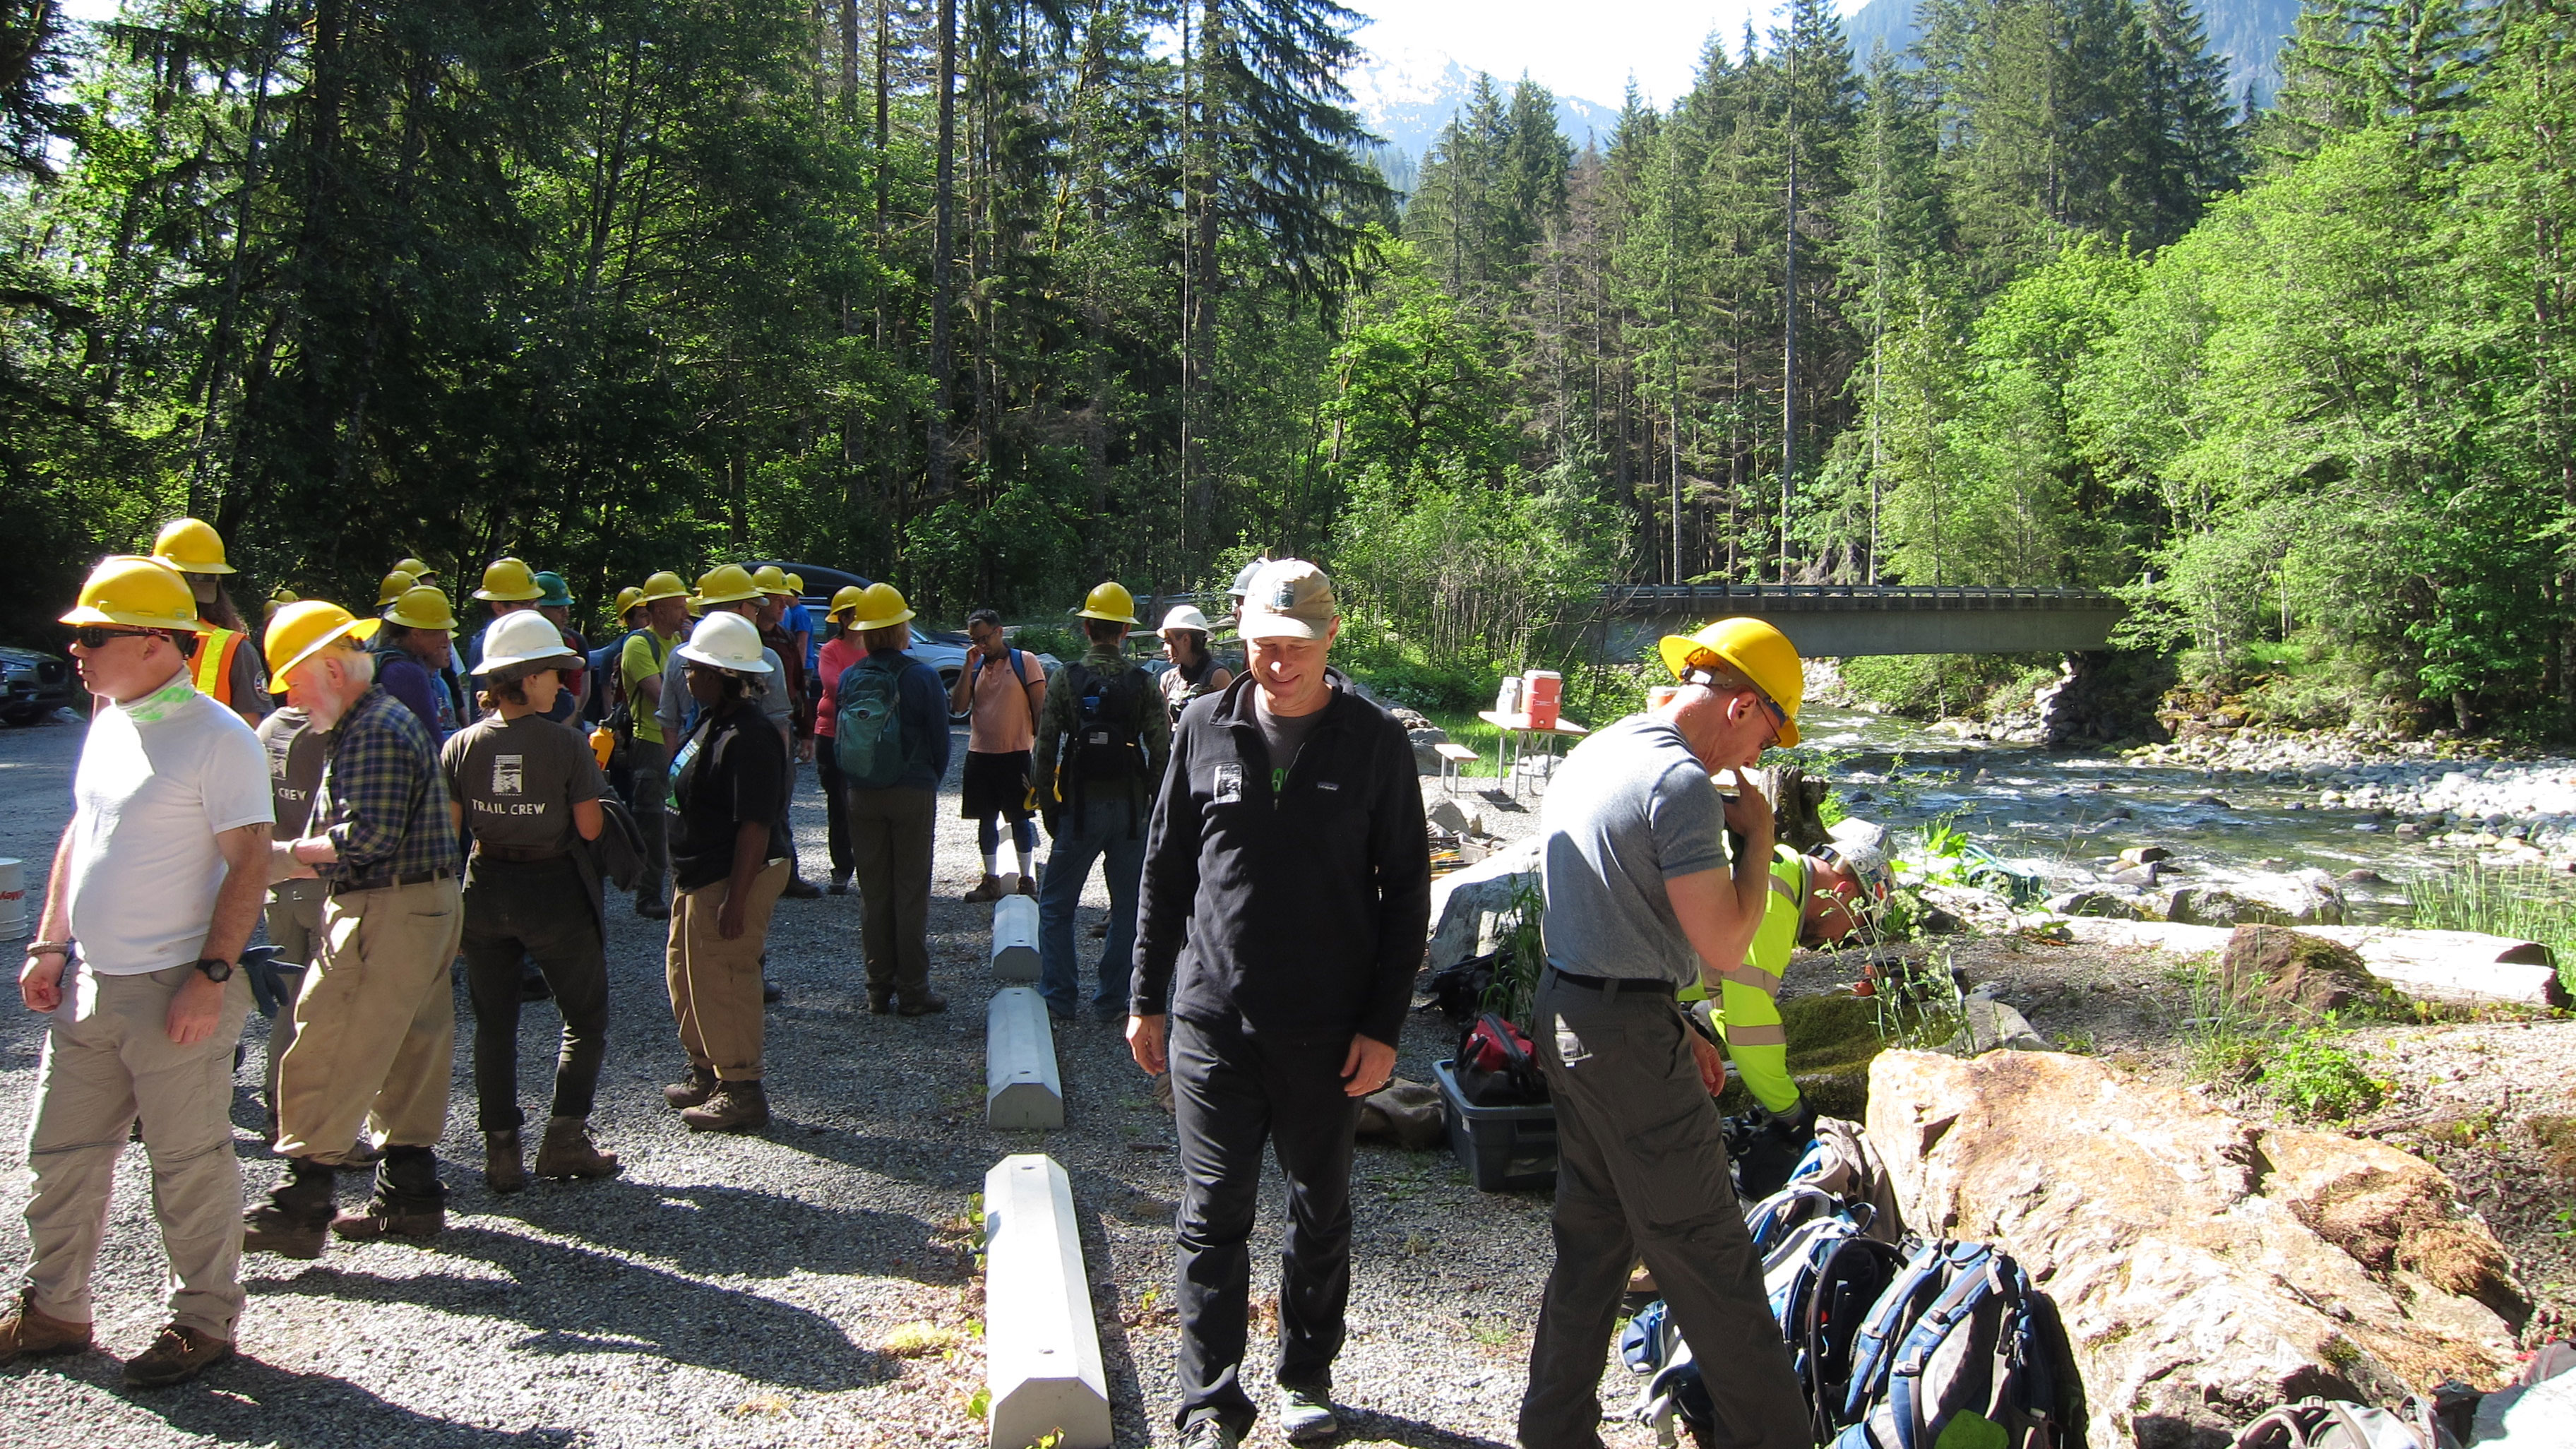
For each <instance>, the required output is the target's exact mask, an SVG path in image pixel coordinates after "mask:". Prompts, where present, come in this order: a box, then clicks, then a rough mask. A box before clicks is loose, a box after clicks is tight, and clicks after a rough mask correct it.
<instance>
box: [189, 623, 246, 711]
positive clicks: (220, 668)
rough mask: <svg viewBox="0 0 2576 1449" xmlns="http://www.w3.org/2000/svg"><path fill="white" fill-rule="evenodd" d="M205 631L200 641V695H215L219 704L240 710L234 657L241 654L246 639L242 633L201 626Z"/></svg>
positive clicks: (198, 668) (199, 638) (215, 626)
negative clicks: (236, 696) (234, 672)
mask: <svg viewBox="0 0 2576 1449" xmlns="http://www.w3.org/2000/svg"><path fill="white" fill-rule="evenodd" d="M197 627H198V628H200V629H202V630H204V631H205V632H203V633H202V634H200V635H199V636H198V637H197V661H196V662H197V692H198V693H199V694H205V695H212V696H213V697H214V701H215V703H217V704H220V705H223V706H225V707H226V708H228V709H239V708H240V707H241V706H239V705H237V704H235V703H233V657H234V656H235V655H237V654H239V653H240V652H241V647H242V639H243V638H244V637H245V636H244V635H243V634H242V632H241V631H240V630H238V629H226V628H224V627H222V626H221V625H217V624H207V623H200V624H199V625H198V626H197Z"/></svg>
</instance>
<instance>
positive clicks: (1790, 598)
mask: <svg viewBox="0 0 2576 1449" xmlns="http://www.w3.org/2000/svg"><path fill="white" fill-rule="evenodd" d="M1602 596H1603V602H1604V603H1605V604H1607V605H1608V606H1609V608H1610V609H1612V610H1613V611H1615V612H1621V613H1667V612H1675V611H1680V612H1697V611H1701V610H1707V611H1712V612H1716V613H1724V612H1725V611H1727V610H1729V609H1736V610H1740V611H1743V612H1747V613H1760V612H1763V611H1764V609H1765V607H1766V606H1768V607H1772V608H1781V607H1785V608H1789V609H1798V608H1801V607H1804V608H1819V607H1822V608H1851V607H1858V608H1887V609H1922V608H1934V609H2013V608H2022V609H2066V608H2079V609H2080V608H2095V609H2120V608H2123V607H2125V606H2124V605H2123V604H2122V602H2121V601H2120V599H2119V597H2118V596H2117V595H2114V594H2109V593H2105V592H2103V591H2102V590H2100V589H2051V588H2030V587H2016V586H2010V585H1984V584H1612V585H1610V586H1609V587H1607V588H1605V589H1603V590H1602Z"/></svg>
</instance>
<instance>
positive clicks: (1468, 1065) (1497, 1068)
mask: <svg viewBox="0 0 2576 1449" xmlns="http://www.w3.org/2000/svg"><path fill="white" fill-rule="evenodd" d="M1456 1072H1457V1077H1458V1095H1459V1096H1462V1097H1464V1098H1466V1099H1467V1102H1468V1105H1470V1106H1475V1107H1522V1106H1531V1105H1534V1104H1536V1103H1540V1102H1544V1101H1546V1100H1548V1094H1547V1079H1546V1078H1545V1077H1542V1076H1540V1075H1539V1070H1538V1058H1537V1054H1536V1053H1535V1052H1534V1051H1533V1050H1532V1048H1531V1046H1530V1039H1529V1038H1528V1037H1526V1036H1523V1035H1521V1030H1520V1028H1519V1027H1516V1026H1514V1025H1512V1024H1511V1023H1510V1022H1508V1021H1505V1020H1504V1019H1503V1018H1502V1014H1501V1013H1499V1012H1492V1011H1488V1012H1486V1013H1485V1014H1484V1015H1482V1016H1479V1017H1477V1018H1476V1024H1475V1025H1474V1026H1471V1027H1469V1028H1468V1029H1467V1034H1466V1036H1465V1037H1463V1038H1461V1039H1460V1040H1459V1042H1458V1065H1457V1068H1456Z"/></svg>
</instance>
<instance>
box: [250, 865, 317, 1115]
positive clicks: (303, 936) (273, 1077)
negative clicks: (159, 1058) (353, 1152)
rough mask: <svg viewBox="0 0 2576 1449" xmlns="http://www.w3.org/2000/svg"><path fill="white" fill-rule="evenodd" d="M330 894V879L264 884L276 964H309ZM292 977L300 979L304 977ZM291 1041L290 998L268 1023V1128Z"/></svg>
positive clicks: (275, 1106)
mask: <svg viewBox="0 0 2576 1449" xmlns="http://www.w3.org/2000/svg"><path fill="white" fill-rule="evenodd" d="M330 894H331V884H330V882H328V881H319V880H282V881H279V882H278V883H277V884H275V885H273V886H270V887H269V888H268V907H267V912H266V914H267V916H268V944H270V945H272V946H275V947H276V948H277V964H278V965H280V966H281V967H283V966H295V967H299V968H300V967H305V966H310V965H312V964H313V952H314V949H315V948H316V947H317V946H319V945H320V944H321V942H322V903H323V902H324V901H325V900H327V899H329V897H330ZM295 979H296V980H297V981H298V982H301V981H302V980H303V979H304V978H303V977H302V976H298V977H296V978H295ZM293 1045H295V1003H293V1002H291V1001H290V1002H287V1003H285V1004H284V1005H283V1006H281V1007H280V1008H279V1010H278V1013H277V1019H276V1020H274V1021H272V1022H270V1023H269V1024H268V1116H269V1128H270V1130H271V1131H272V1132H273V1131H275V1130H276V1127H277V1062H278V1058H280V1057H283V1056H285V1055H286V1049H287V1048H288V1047H291V1046H293Z"/></svg>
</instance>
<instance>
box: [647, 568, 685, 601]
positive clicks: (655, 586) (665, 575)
mask: <svg viewBox="0 0 2576 1449" xmlns="http://www.w3.org/2000/svg"><path fill="white" fill-rule="evenodd" d="M688 596H689V586H688V585H687V584H684V583H681V582H680V576H679V575H678V574H675V573H673V572H671V571H670V570H669V569H663V570H661V571H660V572H658V573H656V574H654V575H653V576H652V577H651V578H648V579H646V580H645V581H644V602H645V603H648V604H649V603H651V602H653V601H654V600H655V599H685V598H687V597H688Z"/></svg>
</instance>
